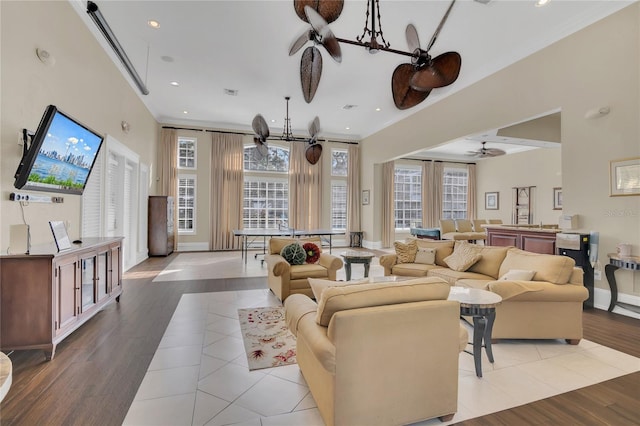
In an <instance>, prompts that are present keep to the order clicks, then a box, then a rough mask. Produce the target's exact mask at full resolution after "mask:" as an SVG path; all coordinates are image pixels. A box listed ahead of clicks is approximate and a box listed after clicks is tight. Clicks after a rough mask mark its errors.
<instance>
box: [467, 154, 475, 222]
mask: <svg viewBox="0 0 640 426" xmlns="http://www.w3.org/2000/svg"><path fill="white" fill-rule="evenodd" d="M467 178H468V181H467V219H469V220H473V219H475V218H476V208H477V198H476V191H477V184H476V165H475V164H467Z"/></svg>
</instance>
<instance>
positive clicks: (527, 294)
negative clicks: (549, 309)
mask: <svg viewBox="0 0 640 426" xmlns="http://www.w3.org/2000/svg"><path fill="white" fill-rule="evenodd" d="M487 290H489V291H492V292H494V293H496V294H499V295H500V296H502V300H503V301H505V300H509V301H510V302H583V301H585V300H587V298H588V297H589V290H587V288H586V287H580V286H575V285H557V284H553V283H550V282H543V281H492V282H490V283H488V284H487Z"/></svg>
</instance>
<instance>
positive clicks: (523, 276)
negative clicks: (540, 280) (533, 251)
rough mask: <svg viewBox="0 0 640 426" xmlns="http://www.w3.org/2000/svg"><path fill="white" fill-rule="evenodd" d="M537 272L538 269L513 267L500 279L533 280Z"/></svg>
mask: <svg viewBox="0 0 640 426" xmlns="http://www.w3.org/2000/svg"><path fill="white" fill-rule="evenodd" d="M535 274H536V271H527V270H525V269H511V270H510V271H509V272H507V273H506V274H504V275H503V276H501V277H500V281H505V280H510V281H513V280H516V281H531V280H532V279H533V276H534V275H535Z"/></svg>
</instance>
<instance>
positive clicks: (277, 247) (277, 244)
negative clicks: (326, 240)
mask: <svg viewBox="0 0 640 426" xmlns="http://www.w3.org/2000/svg"><path fill="white" fill-rule="evenodd" d="M291 243H298V244H300V245H303V244H304V243H314V244H315V245H317V246H318V249H319V250H320V253H322V240H321V239H320V237H308V238H291V237H272V238H269V254H280V252H281V251H282V249H283V248H284V246H286V245H289V244H291Z"/></svg>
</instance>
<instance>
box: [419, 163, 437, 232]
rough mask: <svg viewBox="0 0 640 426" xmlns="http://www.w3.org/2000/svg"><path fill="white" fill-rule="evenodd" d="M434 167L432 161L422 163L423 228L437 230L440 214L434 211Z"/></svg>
mask: <svg viewBox="0 0 640 426" xmlns="http://www.w3.org/2000/svg"><path fill="white" fill-rule="evenodd" d="M433 173H434V167H433V162H432V161H423V162H422V227H423V228H435V227H438V226H439V222H438V220H440V213H438V212H437V211H436V210H435V209H434V200H433V192H434V188H433V187H434V185H435V182H434V177H433Z"/></svg>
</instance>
